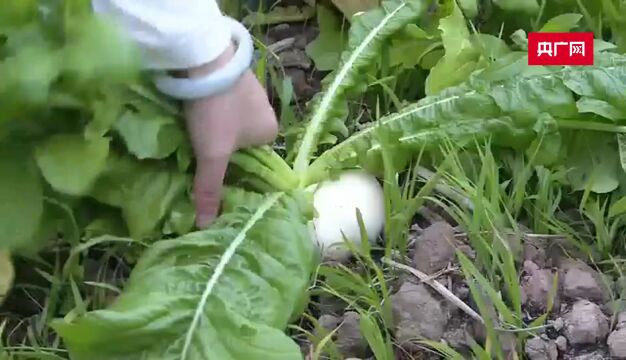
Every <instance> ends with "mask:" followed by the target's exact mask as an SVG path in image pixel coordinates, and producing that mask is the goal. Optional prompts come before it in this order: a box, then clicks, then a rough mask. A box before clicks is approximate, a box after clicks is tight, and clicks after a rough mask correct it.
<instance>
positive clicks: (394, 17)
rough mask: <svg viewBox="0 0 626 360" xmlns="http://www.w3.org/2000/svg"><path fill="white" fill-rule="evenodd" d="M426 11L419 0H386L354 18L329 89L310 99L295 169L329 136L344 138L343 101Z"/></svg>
mask: <svg viewBox="0 0 626 360" xmlns="http://www.w3.org/2000/svg"><path fill="white" fill-rule="evenodd" d="M425 10H426V4H425V3H424V2H423V1H421V0H411V1H406V2H401V1H397V0H390V1H385V2H383V3H382V4H381V6H380V7H379V8H376V9H373V10H370V11H368V12H367V13H365V14H362V15H359V16H355V17H353V23H352V26H351V27H350V35H349V42H348V46H347V50H346V51H344V52H343V53H342V54H341V62H340V66H339V67H338V69H337V70H336V72H334V73H331V75H330V77H328V86H327V87H326V88H325V90H324V91H323V92H322V93H320V94H318V95H317V96H316V97H315V98H314V99H313V100H312V103H313V105H312V108H313V111H312V115H311V119H310V121H308V122H307V124H306V129H305V131H304V133H303V134H302V137H298V141H297V144H296V146H295V149H296V152H295V160H294V170H295V171H296V172H297V173H302V172H304V171H305V170H306V168H307V167H308V165H309V161H310V157H311V156H313V155H314V153H315V152H316V150H317V147H318V143H319V141H320V139H324V138H326V137H327V135H332V133H341V134H343V135H347V128H346V126H345V124H344V123H343V121H344V117H345V115H346V109H345V107H346V103H345V101H346V98H347V96H348V92H349V91H350V90H354V89H357V88H359V87H360V86H361V85H362V83H363V79H362V78H361V74H362V72H363V71H364V69H366V68H367V67H368V66H370V65H371V64H372V63H373V62H374V61H375V60H376V59H378V56H379V54H380V51H381V49H382V46H383V44H384V43H385V41H387V40H388V39H389V37H390V36H392V35H393V34H395V33H397V32H398V31H399V30H401V29H404V28H405V27H406V25H408V24H409V23H411V22H414V21H415V20H417V19H418V18H419V16H420V15H422V13H423V12H424V11H425Z"/></svg>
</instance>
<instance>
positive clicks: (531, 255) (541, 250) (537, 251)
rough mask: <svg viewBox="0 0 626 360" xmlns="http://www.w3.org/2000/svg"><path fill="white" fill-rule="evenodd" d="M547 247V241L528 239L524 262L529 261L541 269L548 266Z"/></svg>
mask: <svg viewBox="0 0 626 360" xmlns="http://www.w3.org/2000/svg"><path fill="white" fill-rule="evenodd" d="M546 247H547V245H546V244H545V241H540V240H536V239H527V240H525V241H524V246H523V257H524V260H529V261H532V262H534V263H535V264H537V265H538V266H539V267H546V266H548V265H549V264H548V262H547V259H546Z"/></svg>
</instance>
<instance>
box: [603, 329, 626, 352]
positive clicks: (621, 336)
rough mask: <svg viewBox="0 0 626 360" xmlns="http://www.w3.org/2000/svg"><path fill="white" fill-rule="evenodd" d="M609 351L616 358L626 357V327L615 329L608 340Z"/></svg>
mask: <svg viewBox="0 0 626 360" xmlns="http://www.w3.org/2000/svg"><path fill="white" fill-rule="evenodd" d="M607 343H608V345H609V352H610V354H611V356H612V357H613V358H615V359H626V329H620V330H616V331H613V332H612V333H611V335H609V339H608V340H607Z"/></svg>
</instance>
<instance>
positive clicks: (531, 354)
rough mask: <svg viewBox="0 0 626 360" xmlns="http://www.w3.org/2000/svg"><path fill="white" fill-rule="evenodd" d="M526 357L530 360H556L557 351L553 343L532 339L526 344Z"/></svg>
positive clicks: (537, 338)
mask: <svg viewBox="0 0 626 360" xmlns="http://www.w3.org/2000/svg"><path fill="white" fill-rule="evenodd" d="M526 355H527V356H528V359H530V360H557V358H558V356H559V351H558V349H557V347H556V344H555V343H554V341H552V340H550V341H546V340H544V339H542V338H540V337H534V338H532V339H530V340H528V341H527V342H526Z"/></svg>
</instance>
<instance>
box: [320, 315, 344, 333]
mask: <svg viewBox="0 0 626 360" xmlns="http://www.w3.org/2000/svg"><path fill="white" fill-rule="evenodd" d="M340 321H341V319H339V318H338V317H336V316H333V315H328V314H325V315H322V316H320V318H319V319H318V320H317V322H318V324H319V326H320V327H321V328H323V329H325V330H327V331H333V330H335V328H336V327H337V326H338V325H339V322H340Z"/></svg>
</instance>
